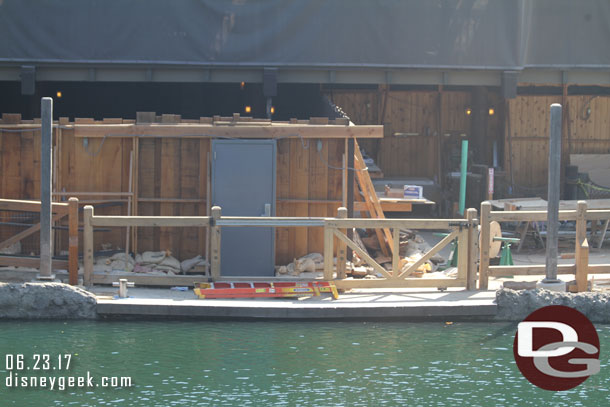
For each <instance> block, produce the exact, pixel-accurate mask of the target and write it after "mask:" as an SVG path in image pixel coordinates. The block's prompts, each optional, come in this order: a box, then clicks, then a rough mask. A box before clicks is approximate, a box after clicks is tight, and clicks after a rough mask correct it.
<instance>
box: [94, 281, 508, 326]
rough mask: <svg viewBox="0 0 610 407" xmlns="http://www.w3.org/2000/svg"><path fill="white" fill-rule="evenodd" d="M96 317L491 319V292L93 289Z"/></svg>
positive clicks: (492, 301) (494, 311)
mask: <svg viewBox="0 0 610 407" xmlns="http://www.w3.org/2000/svg"><path fill="white" fill-rule="evenodd" d="M93 292H94V293H95V294H96V295H97V296H98V313H99V314H100V315H102V316H110V317H126V316H134V317H135V316H139V317H147V316H148V317H153V316H154V317H198V318H255V319H262V318H269V319H371V318H373V319H384V318H404V319H426V318H434V319H446V320H458V319H470V318H483V319H490V318H493V316H494V315H495V314H496V305H495V303H494V300H495V292H492V291H483V292H481V291H446V292H437V291H430V292H422V291H421V290H419V291H418V290H407V289H403V290H392V291H389V290H388V291H380V290H375V291H373V290H354V291H353V292H350V293H348V294H342V295H340V297H339V299H337V300H334V299H332V298H331V297H330V296H328V295H322V296H320V297H299V298H256V299H198V298H197V297H196V296H195V294H194V292H193V291H192V290H189V291H186V292H179V291H178V292H177V291H172V290H169V289H151V288H133V289H130V290H129V297H130V298H123V299H115V298H113V296H115V295H116V291H115V290H112V289H110V288H108V287H96V288H95V289H93Z"/></svg>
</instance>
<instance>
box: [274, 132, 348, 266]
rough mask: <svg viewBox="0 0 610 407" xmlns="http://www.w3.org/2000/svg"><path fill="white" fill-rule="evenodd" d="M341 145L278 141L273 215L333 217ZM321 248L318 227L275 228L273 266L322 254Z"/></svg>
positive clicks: (337, 201) (336, 205) (338, 187)
mask: <svg viewBox="0 0 610 407" xmlns="http://www.w3.org/2000/svg"><path fill="white" fill-rule="evenodd" d="M344 143H345V141H344V140H321V139H320V140H319V139H308V140H299V139H284V140H278V144H277V152H278V157H277V199H278V201H277V210H276V215H277V216H301V217H307V216H312V217H324V216H336V214H337V209H338V208H339V206H340V201H341V191H342V180H341V174H342V171H341V170H340V168H341V167H342V162H341V160H342V155H343V153H344ZM318 144H320V147H321V149H320V150H319V151H318ZM308 200H309V201H314V202H311V203H308V202H307V201H308ZM323 248H324V236H323V230H322V228H277V231H276V263H277V264H287V263H289V262H291V261H292V260H293V259H294V258H298V257H300V256H303V255H305V254H308V253H313V252H317V253H322V252H323Z"/></svg>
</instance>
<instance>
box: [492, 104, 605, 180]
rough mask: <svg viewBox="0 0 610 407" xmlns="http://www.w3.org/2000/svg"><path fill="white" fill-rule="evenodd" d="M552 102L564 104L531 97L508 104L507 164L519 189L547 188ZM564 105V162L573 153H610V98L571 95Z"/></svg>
mask: <svg viewBox="0 0 610 407" xmlns="http://www.w3.org/2000/svg"><path fill="white" fill-rule="evenodd" d="M552 103H562V97H561V96H560V95H553V96H538V95H537V96H529V95H528V96H518V97H517V98H515V99H511V100H509V101H508V109H509V110H508V116H507V120H506V134H507V137H506V140H505V143H506V144H505V148H504V152H505V162H506V164H507V169H508V171H509V173H510V164H511V163H512V171H513V177H514V183H515V185H517V186H521V187H526V188H534V189H535V188H537V187H540V188H542V189H543V188H544V187H545V185H546V183H547V179H548V138H549V117H550V105H551V104H552ZM564 104H565V106H564V121H563V137H562V155H563V159H562V161H563V163H564V164H566V163H567V162H568V157H569V155H570V154H591V153H597V154H606V153H610V127H609V120H610V119H609V118H610V96H602V95H600V96H595V97H593V96H590V95H570V96H568V97H567V101H566V103H564ZM588 108H590V109H591V113H590V114H587V109H588ZM509 129H510V137H508V135H509ZM509 144H512V145H509ZM511 150H512V155H511V154H510V151H511Z"/></svg>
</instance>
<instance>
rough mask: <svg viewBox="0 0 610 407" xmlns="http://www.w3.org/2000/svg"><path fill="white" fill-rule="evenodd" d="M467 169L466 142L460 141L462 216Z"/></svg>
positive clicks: (461, 212)
mask: <svg viewBox="0 0 610 407" xmlns="http://www.w3.org/2000/svg"><path fill="white" fill-rule="evenodd" d="M467 167H468V140H462V165H461V167H460V206H459V209H458V211H459V213H460V215H464V209H465V208H464V207H465V206H466V169H467Z"/></svg>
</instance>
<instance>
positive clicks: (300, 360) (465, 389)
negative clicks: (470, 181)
mask: <svg viewBox="0 0 610 407" xmlns="http://www.w3.org/2000/svg"><path fill="white" fill-rule="evenodd" d="M514 330H515V326H514V325H507V324H490V323H454V324H452V325H446V324H444V323H441V322H439V323H399V322H393V323H386V322H384V323H371V322H367V323H364V322H333V323H326V322H325V323H319V322H155V321H142V322H67V323H64V322H2V323H0V355H1V356H2V360H1V361H0V379H1V380H2V382H0V405H2V406H5V405H18V406H29V405H31V406H68V405H75V406H108V405H111V406H118V405H120V406H195V405H200V406H270V405H286V406H400V405H405V406H407V405H408V406H546V405H554V406H605V405H610V392H609V389H608V387H609V384H610V380H609V379H610V366H609V363H608V350H609V349H610V326H603V325H600V326H598V333H599V336H600V340H601V364H602V367H601V372H600V373H599V374H597V375H595V376H592V377H591V378H589V379H588V380H587V381H586V382H585V383H584V384H582V385H581V386H579V387H576V388H575V389H572V390H570V391H566V392H559V393H553V392H548V391H544V390H540V389H538V388H535V387H534V386H532V385H531V384H530V383H529V382H527V381H526V380H525V379H524V378H523V377H522V376H521V374H520V373H519V371H518V369H517V367H516V365H515V363H514V360H513V355H512V341H513V335H514ZM18 353H20V354H24V355H25V358H26V363H29V362H28V358H29V359H30V360H31V358H32V357H33V355H36V354H43V353H47V354H50V355H51V357H55V358H56V356H57V355H60V354H65V353H69V354H71V355H72V361H71V367H70V369H69V370H68V371H61V373H60V372H57V371H53V372H50V373H48V374H49V375H73V376H78V375H85V374H86V372H87V371H90V374H91V375H92V376H93V377H95V378H99V377H100V376H131V378H132V380H133V386H132V387H128V388H126V387H124V388H116V389H105V388H104V389H102V388H92V389H65V390H63V391H60V390H52V391H51V390H49V389H42V388H36V389H24V388H6V387H5V378H6V377H7V374H8V373H7V370H6V366H5V354H18ZM55 364H57V363H55ZM29 365H31V363H29ZM21 373H23V374H24V375H30V372H29V371H28V372H25V371H24V372H21ZM39 374H40V375H43V374H44V373H40V372H39Z"/></svg>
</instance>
